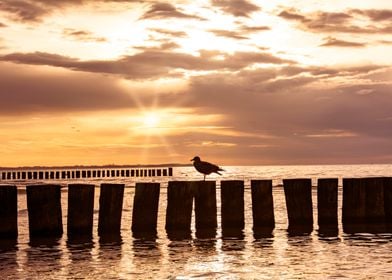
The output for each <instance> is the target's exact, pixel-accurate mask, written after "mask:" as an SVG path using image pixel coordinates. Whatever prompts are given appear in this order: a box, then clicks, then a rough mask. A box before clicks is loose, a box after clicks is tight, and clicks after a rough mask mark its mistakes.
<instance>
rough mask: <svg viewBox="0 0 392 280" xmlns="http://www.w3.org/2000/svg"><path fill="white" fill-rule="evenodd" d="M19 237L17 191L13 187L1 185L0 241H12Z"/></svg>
mask: <svg viewBox="0 0 392 280" xmlns="http://www.w3.org/2000/svg"><path fill="white" fill-rule="evenodd" d="M17 236H18V200H17V189H16V186H13V185H0V239H3V238H4V239H9V238H11V239H12V238H16V237H17Z"/></svg>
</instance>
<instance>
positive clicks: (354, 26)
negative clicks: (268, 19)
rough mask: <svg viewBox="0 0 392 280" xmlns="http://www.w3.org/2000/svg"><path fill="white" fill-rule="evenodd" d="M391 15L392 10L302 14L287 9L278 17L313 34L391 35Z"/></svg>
mask: <svg viewBox="0 0 392 280" xmlns="http://www.w3.org/2000/svg"><path fill="white" fill-rule="evenodd" d="M390 13H391V10H347V11H344V12H322V11H317V12H312V13H305V14H301V13H300V12H299V11H298V10H295V9H287V10H283V11H281V12H280V13H279V14H278V16H280V17H282V18H284V19H287V20H291V21H296V22H299V23H300V27H301V28H302V29H304V30H308V31H312V32H327V33H339V32H341V33H359V34H361V33H362V34H373V33H374V34H375V33H380V34H389V33H392V27H391V26H389V25H388V22H387V21H388V19H389V17H390ZM361 17H362V18H361ZM363 17H364V18H363ZM384 21H386V22H384ZM376 23H377V25H375V24H376Z"/></svg>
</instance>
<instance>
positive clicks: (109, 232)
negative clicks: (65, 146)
mask: <svg viewBox="0 0 392 280" xmlns="http://www.w3.org/2000/svg"><path fill="white" fill-rule="evenodd" d="M316 187H317V224H318V231H319V233H320V234H324V235H331V236H336V235H337V234H338V232H339V222H338V216H339V215H338V181H337V179H335V178H331V179H319V180H318V182H317V186H316ZM67 188H68V206H67V209H68V220H67V235H68V237H69V238H75V237H80V236H84V237H91V236H92V234H94V229H93V223H92V221H93V212H94V209H93V207H94V188H95V186H94V185H91V184H69V185H68V186H67ZM160 189H161V185H160V183H156V182H155V183H148V182H142V183H136V185H135V193H134V197H133V209H132V213H133V215H132V226H131V229H130V230H132V232H133V235H134V236H135V237H137V238H142V237H145V236H148V237H154V236H156V235H157V219H158V209H159V203H160V200H161V199H162V198H161V196H160ZM283 190H284V195H285V201H286V210H287V218H288V227H287V230H288V233H289V234H291V235H297V234H299V235H303V234H310V233H311V232H312V231H313V230H314V228H313V227H314V221H313V211H314V209H313V202H312V184H311V180H310V179H306V178H299V179H285V180H283ZM17 195H18V193H17V188H16V186H15V185H0V238H16V237H17V235H18V227H17ZM342 195H343V197H342V202H343V204H342V214H341V217H342V220H341V224H342V230H343V232H345V233H357V232H371V233H373V232H377V233H382V232H392V178H390V177H382V178H345V179H343V191H342ZM216 196H217V188H216V182H215V181H169V182H168V189H167V198H166V199H167V208H166V219H165V224H166V225H165V229H166V232H167V235H168V237H169V238H190V236H191V228H192V225H191V221H192V214H193V211H194V215H195V229H196V236H197V237H198V238H214V237H215V236H216V235H217V228H218V222H220V225H221V227H220V229H221V233H220V235H221V236H222V237H223V238H236V237H241V236H242V235H243V230H244V226H245V219H244V209H245V207H246V206H247V205H245V202H244V181H241V180H223V181H221V182H220V204H219V205H217V197H216ZM26 198H27V207H28V209H27V210H28V222H29V233H30V238H35V237H54V238H58V237H60V236H62V234H63V221H62V205H61V191H60V185H56V184H35V185H34V184H33V185H28V186H26ZM123 200H124V184H107V183H104V184H101V185H100V197H99V214H98V215H99V217H98V229H97V232H98V235H99V236H100V238H105V237H106V236H116V235H120V234H121V233H120V229H121V215H122V211H123V209H122V208H123ZM273 201H274V200H273V192H272V180H252V181H251V203H252V207H251V209H252V217H253V233H254V236H255V237H257V238H259V237H264V236H268V237H270V236H272V234H273V230H274V228H275V217H274V205H273ZM193 205H194V209H193ZM219 214H220V215H219ZM218 218H220V221H218Z"/></svg>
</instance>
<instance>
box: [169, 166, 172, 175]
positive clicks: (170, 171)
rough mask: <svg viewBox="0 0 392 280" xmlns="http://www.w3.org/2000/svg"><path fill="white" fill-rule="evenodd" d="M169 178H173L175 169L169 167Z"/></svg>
mask: <svg viewBox="0 0 392 280" xmlns="http://www.w3.org/2000/svg"><path fill="white" fill-rule="evenodd" d="M169 176H170V177H171V176H173V167H169Z"/></svg>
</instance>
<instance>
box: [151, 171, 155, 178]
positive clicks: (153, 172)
mask: <svg viewBox="0 0 392 280" xmlns="http://www.w3.org/2000/svg"><path fill="white" fill-rule="evenodd" d="M151 172H152V174H151V175H152V177H155V169H153V170H152V171H151Z"/></svg>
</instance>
